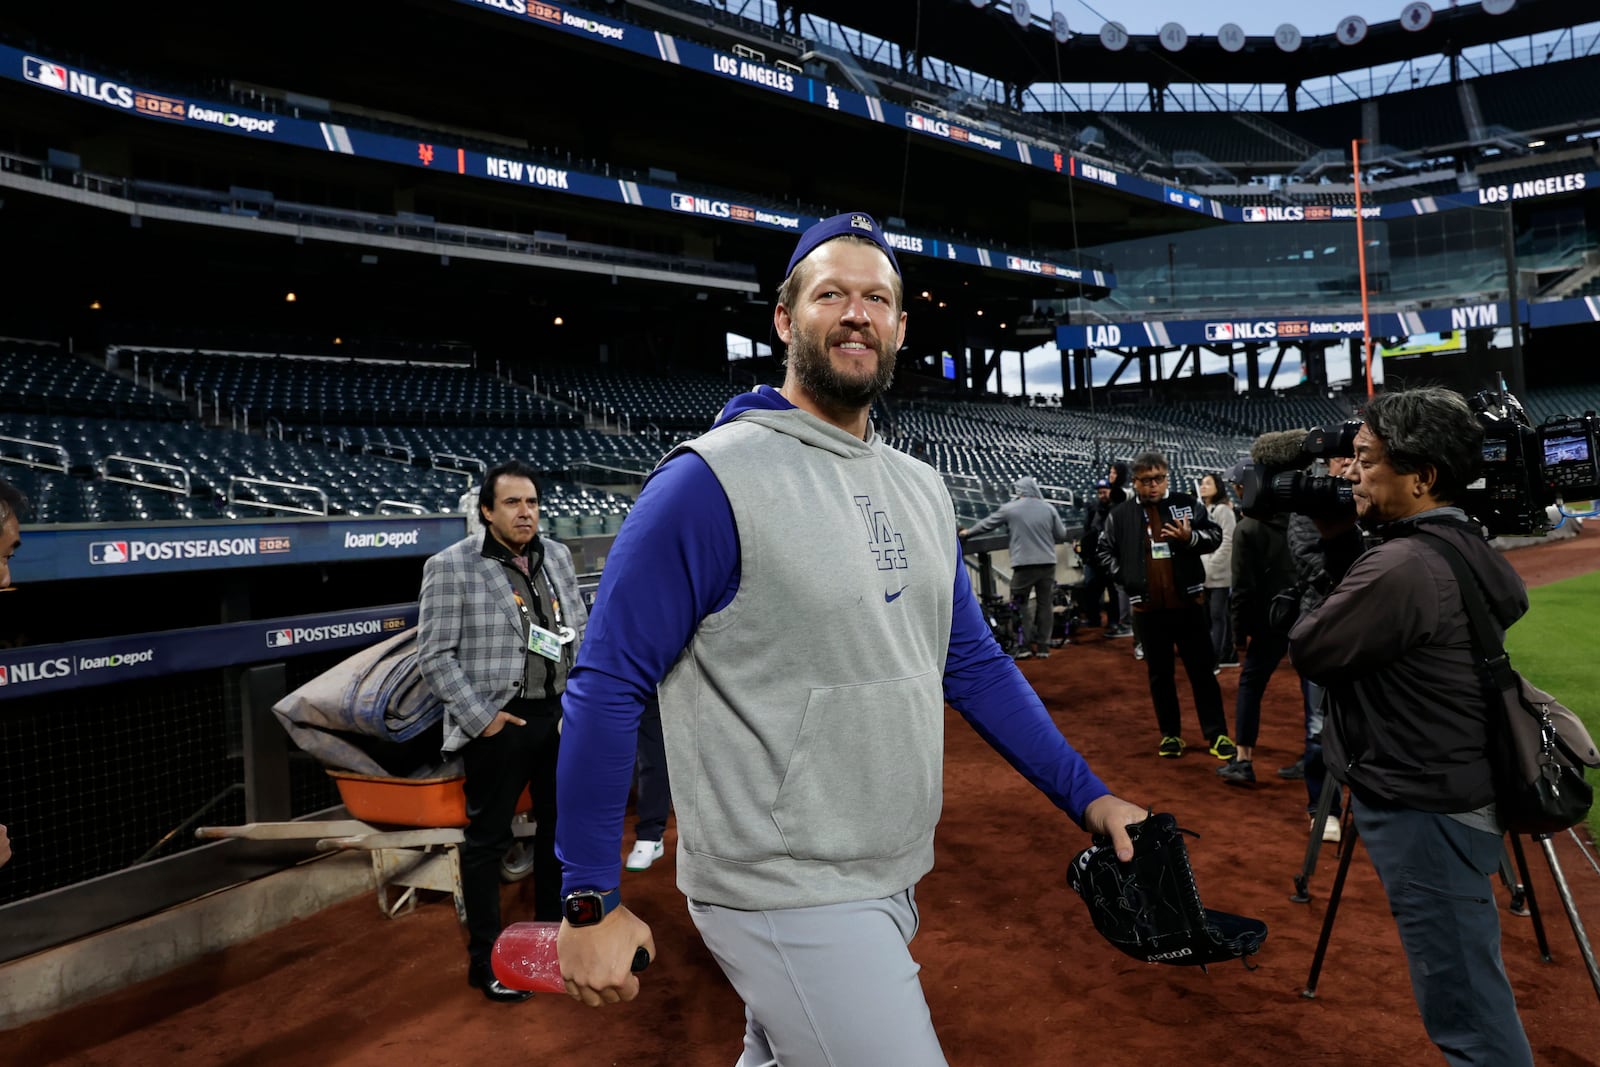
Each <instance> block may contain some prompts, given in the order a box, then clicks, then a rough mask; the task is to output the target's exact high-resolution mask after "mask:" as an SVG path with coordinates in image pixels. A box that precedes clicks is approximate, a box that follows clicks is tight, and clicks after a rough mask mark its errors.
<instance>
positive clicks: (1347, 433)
mask: <svg viewBox="0 0 1600 1067" xmlns="http://www.w3.org/2000/svg"><path fill="white" fill-rule="evenodd" d="M1468 404H1469V405H1470V406H1471V408H1472V411H1473V414H1474V415H1476V416H1477V419H1478V422H1479V424H1480V425H1482V427H1483V456H1482V462H1481V465H1480V466H1479V468H1478V477H1477V479H1476V480H1474V481H1473V482H1472V483H1471V484H1470V485H1468V486H1467V490H1466V493H1465V495H1464V496H1463V498H1462V499H1461V500H1460V501H1458V503H1459V504H1460V506H1461V508H1462V510H1464V511H1466V512H1467V514H1469V515H1471V516H1472V517H1473V518H1474V519H1476V520H1477V521H1478V522H1480V523H1482V524H1483V526H1484V527H1485V528H1486V529H1487V530H1488V531H1489V533H1490V534H1492V535H1494V536H1497V537H1519V536H1521V537H1532V536H1537V535H1539V534H1543V533H1547V532H1549V530H1550V519H1549V511H1548V509H1549V508H1550V507H1551V506H1553V505H1555V504H1557V503H1558V501H1563V502H1564V501H1582V500H1593V499H1595V498H1596V497H1597V496H1600V433H1597V425H1600V419H1597V418H1596V416H1595V413H1594V412H1593V411H1589V412H1586V413H1584V414H1583V415H1581V416H1577V417H1572V416H1568V415H1557V416H1555V417H1554V418H1551V419H1548V420H1546V421H1545V422H1544V423H1542V424H1541V425H1539V426H1534V425H1533V422H1532V420H1530V419H1529V418H1528V414H1527V412H1526V411H1525V410H1524V409H1523V406H1522V403H1521V401H1519V400H1518V399H1517V398H1516V397H1515V396H1513V395H1512V394H1511V393H1510V392H1509V391H1508V390H1507V389H1506V388H1505V383H1504V382H1503V381H1502V382H1501V384H1500V388H1499V389H1493V390H1491V389H1485V390H1483V391H1481V392H1479V393H1477V394H1475V395H1474V396H1473V397H1472V398H1471V399H1470V400H1468ZM1360 428H1361V423H1360V421H1359V420H1356V419H1351V420H1348V421H1346V422H1342V423H1340V424H1338V425H1337V426H1333V427H1320V426H1319V427H1316V428H1314V429H1312V430H1309V431H1305V432H1302V431H1299V430H1286V431H1281V432H1277V433H1269V434H1263V435H1262V436H1261V437H1259V438H1257V439H1256V441H1255V443H1254V444H1253V445H1252V446H1251V449H1250V457H1251V459H1252V460H1253V461H1254V462H1252V463H1251V464H1250V465H1249V466H1247V467H1246V468H1245V470H1244V474H1243V477H1242V482H1241V484H1243V486H1244V493H1243V497H1242V500H1241V507H1242V510H1243V511H1244V513H1245V514H1246V515H1253V516H1255V517H1258V518H1259V517H1262V516H1266V515H1274V514H1283V513H1285V512H1293V513H1297V514H1301V515H1309V516H1311V517H1313V518H1332V517H1336V516H1339V515H1347V514H1350V513H1351V512H1353V510H1354V507H1355V505H1354V503H1353V501H1352V499H1351V495H1350V484H1349V483H1348V482H1346V481H1345V480H1344V479H1342V478H1333V477H1329V476H1327V475H1317V474H1311V473H1308V472H1307V471H1306V469H1305V468H1307V467H1310V466H1311V464H1313V463H1314V462H1316V461H1318V460H1324V461H1325V460H1327V459H1328V458H1330V457H1333V456H1353V455H1354V454H1355V448H1354V442H1355V436H1356V431H1357V430H1359V429H1360Z"/></svg>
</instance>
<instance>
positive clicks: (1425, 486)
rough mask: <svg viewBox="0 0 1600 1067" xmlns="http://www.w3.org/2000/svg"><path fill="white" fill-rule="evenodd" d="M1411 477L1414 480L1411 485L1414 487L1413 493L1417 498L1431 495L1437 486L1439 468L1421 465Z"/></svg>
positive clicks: (1430, 464)
mask: <svg viewBox="0 0 1600 1067" xmlns="http://www.w3.org/2000/svg"><path fill="white" fill-rule="evenodd" d="M1412 476H1413V477H1414V478H1416V481H1415V482H1414V483H1412V484H1413V486H1414V489H1413V492H1414V493H1415V495H1417V496H1419V497H1420V496H1424V495H1428V494H1431V493H1432V492H1433V491H1434V489H1435V488H1437V486H1438V484H1439V468H1438V467H1435V466H1434V465H1433V464H1432V463H1424V464H1422V465H1421V466H1419V467H1418V468H1417V469H1416V470H1415V471H1414V472H1413V473H1412Z"/></svg>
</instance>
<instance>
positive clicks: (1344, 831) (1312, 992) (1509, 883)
mask: <svg viewBox="0 0 1600 1067" xmlns="http://www.w3.org/2000/svg"><path fill="white" fill-rule="evenodd" d="M1340 792H1342V789H1341V788H1340V786H1339V784H1338V783H1337V782H1335V781H1333V780H1332V779H1329V780H1328V782H1327V783H1326V785H1324V787H1323V790H1322V796H1321V797H1320V798H1319V799H1318V801H1317V813H1316V816H1315V819H1314V821H1313V822H1312V824H1311V825H1312V827H1313V832H1312V834H1311V840H1310V842H1309V844H1308V845H1307V846H1306V859H1305V865H1304V866H1303V867H1301V869H1300V873H1299V874H1297V875H1295V879H1294V888H1295V892H1294V894H1293V895H1292V896H1290V897H1289V899H1290V900H1292V901H1294V902H1295V903H1297V904H1304V903H1307V902H1308V901H1310V899H1311V897H1310V896H1309V895H1308V894H1307V892H1306V889H1307V886H1308V885H1309V883H1310V880H1311V875H1312V873H1313V872H1314V871H1315V870H1316V866H1317V854H1318V852H1319V851H1320V850H1321V848H1322V833H1321V829H1322V825H1323V821H1324V820H1325V819H1327V818H1328V813H1329V812H1330V811H1332V810H1333V798H1334V797H1335V796H1336V795H1338V794H1339V793H1340ZM1340 830H1341V833H1340V849H1339V869H1338V871H1336V872H1335V874H1334V876H1333V889H1332V891H1331V892H1330V893H1329V895H1328V912H1327V914H1326V915H1325V916H1323V919H1322V933H1321V934H1320V935H1319V936H1318V938H1317V950H1316V952H1315V953H1314V954H1313V955H1312V957H1311V973H1310V974H1309V975H1308V976H1307V977H1306V987H1305V989H1303V990H1301V992H1300V995H1301V996H1302V997H1305V998H1306V999H1307V1000H1314V999H1315V998H1316V995H1317V980H1318V978H1319V977H1320V976H1321V974H1322V962H1323V959H1324V957H1326V956H1327V953H1328V944H1329V942H1330V941H1331V940H1332V939H1333V921H1334V919H1335V918H1336V917H1337V916H1338V914H1339V897H1340V896H1341V895H1342V894H1343V892H1344V880H1345V876H1346V875H1347V874H1349V872H1350V858H1351V857H1352V856H1354V855H1355V843H1356V840H1357V838H1358V837H1359V834H1358V832H1357V830H1356V824H1355V819H1354V818H1353V817H1352V815H1351V805H1350V804H1349V803H1346V804H1344V806H1343V812H1342V814H1341V816H1340ZM1567 832H1568V833H1569V834H1572V837H1573V840H1575V841H1578V845H1579V847H1580V848H1582V847H1583V842H1582V841H1581V840H1578V835H1577V834H1576V833H1573V831H1571V830H1568V831H1567ZM1528 836H1529V837H1531V838H1532V839H1533V840H1535V841H1537V842H1539V846H1540V848H1541V850H1542V851H1543V852H1544V859H1545V862H1546V863H1547V864H1549V866H1550V877H1551V879H1552V880H1553V881H1554V882H1555V885H1556V894H1557V895H1558V896H1560V897H1561V906H1562V907H1563V908H1564V909H1566V913H1567V921H1568V922H1569V923H1571V924H1572V936H1573V937H1574V938H1575V939H1576V940H1577V942H1578V953H1579V955H1581V956H1582V957H1583V963H1584V967H1585V968H1587V970H1588V972H1589V984H1590V985H1592V986H1593V987H1594V991H1595V996H1596V997H1600V965H1597V964H1596V962H1595V956H1594V949H1593V948H1592V947H1591V946H1590V944H1589V935H1588V934H1587V933H1586V932H1585V931H1584V928H1583V920H1582V919H1581V918H1580V917H1579V915H1578V906H1577V904H1576V902H1574V901H1573V899H1572V890H1571V889H1570V888H1569V887H1568V886H1567V878H1566V875H1565V873H1563V871H1562V869H1561V861H1560V860H1558V859H1557V858H1556V850H1555V845H1554V844H1553V843H1552V842H1551V840H1550V835H1549V834H1529V835H1528ZM1506 840H1507V841H1508V842H1509V844H1510V850H1511V853H1512V854H1513V855H1514V856H1515V857H1516V868H1517V869H1516V874H1515V875H1514V874H1513V872H1512V870H1511V861H1510V859H1509V858H1508V857H1507V855H1506V850H1505V849H1501V853H1500V880H1501V882H1503V883H1504V884H1505V886H1506V888H1507V889H1508V890H1509V891H1510V893H1511V901H1510V905H1509V908H1510V911H1511V913H1512V914H1513V915H1526V916H1529V917H1531V918H1532V920H1533V931H1534V937H1535V939H1536V940H1537V941H1538V945H1539V959H1540V960H1541V961H1542V962H1544V963H1551V962H1553V961H1552V958H1551V956H1550V942H1549V940H1548V939H1547V938H1546V937H1545V930H1544V920H1543V918H1542V917H1541V916H1540V914H1539V902H1538V900H1537V899H1536V898H1535V896H1534V892H1533V883H1532V880H1531V879H1530V878H1529V877H1528V857H1527V854H1526V853H1525V852H1524V851H1523V849H1522V837H1521V835H1518V834H1512V833H1508V834H1506ZM1584 856H1585V858H1588V852H1587V850H1585V851H1584ZM1589 862H1590V864H1591V865H1593V864H1594V860H1593V859H1590V860H1589ZM1596 872H1597V873H1600V866H1597V867H1596ZM1518 878H1520V880H1518Z"/></svg>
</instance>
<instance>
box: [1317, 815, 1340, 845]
mask: <svg viewBox="0 0 1600 1067" xmlns="http://www.w3.org/2000/svg"><path fill="white" fill-rule="evenodd" d="M1311 821H1312V822H1313V823H1315V822H1316V821H1317V817H1316V816H1315V815H1313V816H1312V817H1311ZM1339 836H1340V835H1339V818H1338V816H1336V815H1330V816H1328V817H1327V818H1326V819H1324V820H1322V840H1324V841H1326V842H1327V843H1329V844H1331V845H1337V844H1338V843H1339Z"/></svg>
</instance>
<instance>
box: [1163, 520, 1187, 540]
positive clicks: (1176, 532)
mask: <svg viewBox="0 0 1600 1067" xmlns="http://www.w3.org/2000/svg"><path fill="white" fill-rule="evenodd" d="M1189 529H1190V528H1189V520H1188V519H1179V520H1178V521H1177V522H1169V523H1167V524H1166V525H1165V526H1163V527H1161V536H1162V537H1165V538H1166V539H1167V540H1168V541H1181V542H1182V543H1184V544H1188V543H1189Z"/></svg>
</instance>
